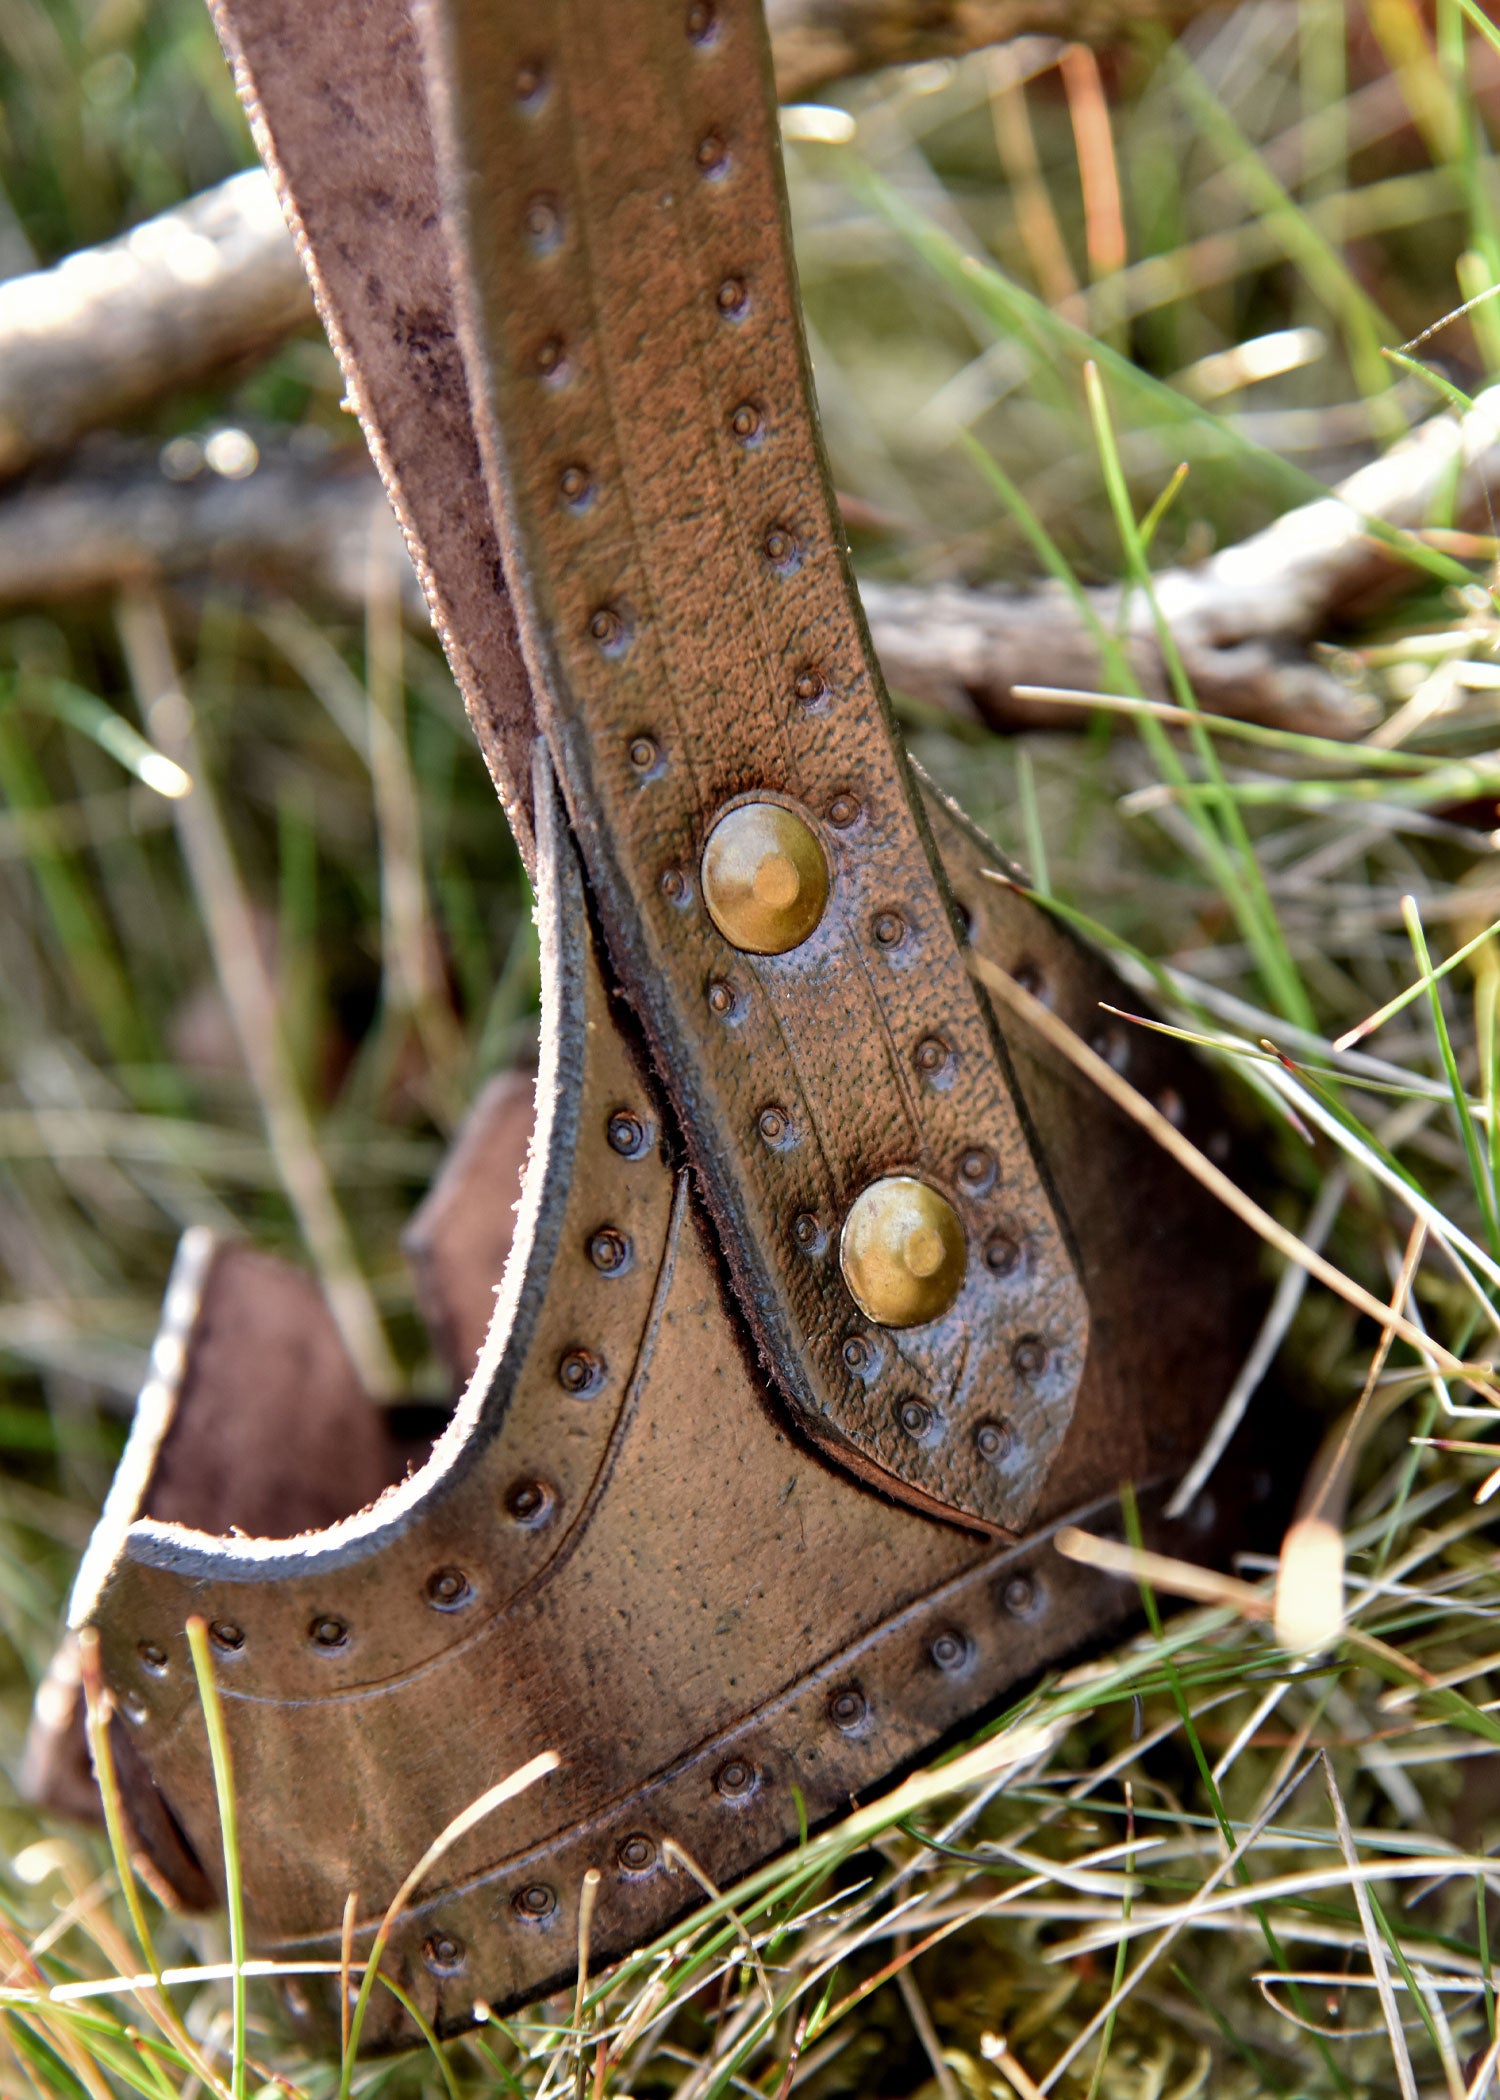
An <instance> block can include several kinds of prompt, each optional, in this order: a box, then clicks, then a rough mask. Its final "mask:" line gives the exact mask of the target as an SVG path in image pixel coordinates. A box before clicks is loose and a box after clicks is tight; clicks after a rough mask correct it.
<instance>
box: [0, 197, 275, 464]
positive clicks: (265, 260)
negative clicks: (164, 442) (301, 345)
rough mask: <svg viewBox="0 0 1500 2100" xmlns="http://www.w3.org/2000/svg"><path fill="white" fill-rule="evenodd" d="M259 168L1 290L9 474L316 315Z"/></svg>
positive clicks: (0, 416)
mask: <svg viewBox="0 0 1500 2100" xmlns="http://www.w3.org/2000/svg"><path fill="white" fill-rule="evenodd" d="M312 311H313V308H312V296H311V294H310V293H309V291H308V289H307V280H306V278H305V276H304V275H303V272H302V265H301V264H300V263H299V262H298V260H297V255H296V251H295V250H294V249H293V247H292V244H291V240H290V239H289V237H288V235H287V231H286V228H285V226H284V225H283V223H282V217H281V207H280V206H279V205H278V203H277V202H276V198H275V195H274V193H273V191H272V189H271V185H270V183H269V182H268V181H267V180H266V178H265V176H264V175H263V174H262V173H261V172H260V170H259V169H256V170H255V172H254V173H253V174H247V175H235V176H232V177H231V178H230V180H229V181H228V182H222V183H220V184H219V186H218V188H217V189H212V190H206V191H205V192H204V194H203V195H202V196H201V197H194V198H193V199H192V200H191V201H190V202H189V203H187V204H184V205H180V206H179V207H178V208H177V209H176V210H175V211H168V212H163V213H162V214H161V216H160V217H159V218H155V219H148V220H146V222H145V223H144V224H143V225H141V226H137V227H136V228H135V230H134V232H132V233H128V234H126V235H124V236H123V238H122V239H120V240H117V241H109V242H107V243H106V244H105V245H104V246H103V247H101V248H85V249H84V250H82V251H81V253H79V254H77V255H70V256H69V257H68V258H67V260H66V261H65V262H61V263H59V264H58V265H57V267H56V268H55V269H52V270H37V271H33V272H31V273H30V274H29V275H27V276H25V277H13V278H12V279H11V280H10V282H9V283H8V284H3V285H0V479H6V478H9V477H10V476H13V475H16V474H19V473H21V472H22V471H23V469H25V468H27V467H30V466H32V465H34V464H35V463H36V461H38V460H41V459H47V458H51V457H54V456H55V455H57V454H58V453H61V452H66V451H68V450H70V449H71V448H72V447H73V446H74V445H76V444H77V442H78V440H79V439H80V438H81V437H83V436H84V435H85V434H86V433H87V432H88V431H90V430H99V429H103V428H106V427H107V426H109V425H111V424H116V423H119V422H122V421H124V420H125V418H127V417H129V416H132V415H136V414H138V413H139V412H140V411H141V410H142V409H144V408H147V407H149V406H150V405H151V404H152V403H153V402H156V401H161V400H164V399H166V398H167V397H168V396H169V395H172V394H175V393H179V392H182V391H184V390H185V389H188V388H191V387H194V386H197V385H198V384H200V383H201V382H202V381H203V380H204V379H207V378H209V377H210V376H211V375H212V374H214V373H216V372H219V371H222V370H223V369H224V367H225V366H227V365H232V364H236V363H238V362H240V361H242V360H244V359H247V358H251V357H257V356H260V355H262V354H263V353H264V352H265V351H267V350H269V349H271V348H272V347H273V346H274V345H275V344H277V343H279V342H280V341H281V340H282V339H283V337H285V336H286V335H288V334H289V333H290V332H291V331H292V330H293V329H294V328H299V327H301V326H302V325H303V324H304V323H305V322H308V321H310V320H311V319H312Z"/></svg>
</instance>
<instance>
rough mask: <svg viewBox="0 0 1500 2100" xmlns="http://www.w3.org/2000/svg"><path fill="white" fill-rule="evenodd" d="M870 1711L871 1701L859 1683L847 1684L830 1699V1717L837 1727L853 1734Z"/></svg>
mask: <svg viewBox="0 0 1500 2100" xmlns="http://www.w3.org/2000/svg"><path fill="white" fill-rule="evenodd" d="M869 1711H870V1705H869V1701H868V1700H867V1699H866V1698H865V1695H864V1693H863V1692H862V1691H861V1690H860V1688H859V1686H858V1685H857V1684H849V1685H845V1686H844V1688H843V1690H842V1691H838V1692H835V1693H834V1694H833V1695H832V1697H831V1698H830V1699H829V1701H828V1718H829V1720H830V1721H832V1723H833V1725H834V1727H835V1728H838V1729H842V1730H843V1732H844V1733H845V1734H846V1735H847V1734H851V1733H852V1732H853V1731H854V1730H855V1729H856V1728H858V1727H859V1726H860V1725H861V1724H862V1723H863V1722H864V1720H865V1719H866V1717H867V1716H868V1714H869Z"/></svg>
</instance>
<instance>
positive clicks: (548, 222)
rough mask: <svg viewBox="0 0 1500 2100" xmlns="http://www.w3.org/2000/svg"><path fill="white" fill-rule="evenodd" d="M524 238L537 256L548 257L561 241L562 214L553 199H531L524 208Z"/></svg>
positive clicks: (555, 200)
mask: <svg viewBox="0 0 1500 2100" xmlns="http://www.w3.org/2000/svg"><path fill="white" fill-rule="evenodd" d="M525 223H526V238H527V240H528V241H530V243H531V246H532V248H533V250H534V251H535V252H536V253H537V254H538V255H550V254H551V253H552V250H553V249H554V248H555V247H556V246H557V244H558V242H559V241H560V240H561V239H562V212H561V211H560V209H559V208H558V203H557V199H556V198H555V197H533V198H532V200H531V202H530V203H529V204H528V205H527V207H526V221H525Z"/></svg>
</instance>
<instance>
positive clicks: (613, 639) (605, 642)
mask: <svg viewBox="0 0 1500 2100" xmlns="http://www.w3.org/2000/svg"><path fill="white" fill-rule="evenodd" d="M589 634H590V636H591V638H592V639H593V640H594V641H595V642H597V643H598V645H599V647H600V648H601V649H602V650H603V651H604V652H605V654H606V655H612V654H613V653H614V652H615V651H616V650H617V649H619V647H620V646H621V644H622V643H623V642H624V640H625V622H624V621H623V620H622V619H621V618H620V615H619V614H618V613H617V612H616V611H615V609H614V607H613V606H612V605H601V606H599V608H598V609H597V610H596V611H594V612H591V613H590V614H589Z"/></svg>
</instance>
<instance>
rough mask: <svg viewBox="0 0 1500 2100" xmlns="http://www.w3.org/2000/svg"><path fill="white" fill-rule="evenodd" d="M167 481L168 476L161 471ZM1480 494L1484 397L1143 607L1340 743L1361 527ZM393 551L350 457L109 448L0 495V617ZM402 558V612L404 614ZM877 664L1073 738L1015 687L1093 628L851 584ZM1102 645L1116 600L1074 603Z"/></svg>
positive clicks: (1359, 599)
mask: <svg viewBox="0 0 1500 2100" xmlns="http://www.w3.org/2000/svg"><path fill="white" fill-rule="evenodd" d="M179 471H180V469H179ZM1497 484H1500V388H1495V389H1492V390H1491V391H1490V392H1489V393H1487V394H1483V395H1481V396H1480V398H1479V400H1478V401H1477V402H1476V403H1475V405H1474V408H1473V409H1472V411H1471V412H1470V413H1469V414H1468V415H1467V416H1465V417H1463V418H1462V419H1460V418H1458V417H1456V416H1451V415H1443V416H1438V417H1435V418H1434V419H1433V420H1432V421H1431V422H1430V423H1427V424H1425V425H1424V426H1423V427H1422V428H1421V429H1420V430H1418V431H1417V432H1416V433H1415V435H1414V436H1413V437H1412V438H1410V439H1409V440H1407V441H1406V442H1405V443H1403V444H1401V445H1399V446H1397V447H1396V448H1394V449H1393V450H1392V451H1391V452H1390V453H1388V454H1387V455H1386V456H1385V457H1384V458H1383V459H1380V460H1377V461H1375V462H1374V463H1373V464H1372V465H1370V466H1367V467H1362V468H1361V469H1360V470H1359V472H1358V473H1356V474H1354V475H1352V476H1351V477H1350V479H1349V480H1348V481H1346V482H1344V483H1343V484H1342V485H1341V487H1340V488H1339V489H1338V490H1336V491H1334V492H1333V493H1332V494H1330V495H1329V496H1327V497H1324V498H1321V499H1320V500H1319V501H1317V502H1315V503H1310V504H1305V505H1303V506H1302V507H1301V508H1300V509H1298V510H1294V511H1289V512H1287V514H1286V515H1285V516H1284V517H1282V518H1279V519H1277V521H1276V523H1275V524H1274V525H1270V526H1268V527H1267V528H1266V530H1265V531H1264V532H1259V533H1256V534H1254V535H1253V536H1252V537H1251V538H1250V539H1247V540H1242V541H1240V542H1239V543H1237V544H1236V545H1234V546H1232V547H1226V548H1224V549H1223V551H1222V552H1221V553H1219V554H1217V555H1215V556H1213V557H1212V558H1211V559H1210V560H1208V561H1206V562H1203V563H1202V564H1201V565H1199V566H1198V567H1196V568H1191V569H1185V568H1184V569H1167V570H1164V571H1163V572H1162V573H1161V574H1160V575H1159V576H1158V577H1157V579H1156V586H1155V588H1156V594H1157V598H1158V601H1159V603H1160V604H1161V606H1162V609H1163V611H1164V612H1165V613H1166V615H1167V618H1168V621H1169V623H1170V626H1171V629H1172V633H1173V635H1174V637H1175V639H1176V642H1177V646H1178V648H1179V649H1180V650H1181V652H1182V654H1183V658H1184V660H1185V662H1186V665H1187V668H1188V672H1189V674H1190V676H1191V677H1192V679H1193V682H1194V686H1195V689H1196V691H1197V695H1198V698H1199V700H1200V701H1201V702H1202V704H1203V706H1204V707H1205V708H1208V709H1209V710H1211V711H1213V712H1215V713H1220V714H1226V715H1234V716H1236V717H1238V718H1239V719H1241V720H1247V721H1254V722H1265V723H1269V724H1270V725H1272V726H1273V727H1276V728H1283V729H1297V730H1300V731H1303V732H1305V733H1309V734H1316V735H1322V736H1335V737H1353V736H1357V735H1359V734H1361V733H1362V732H1363V731H1364V730H1366V729H1367V728H1368V727H1369V726H1370V721H1371V718H1372V712H1373V704H1372V702H1371V701H1370V700H1369V698H1368V696H1366V695H1364V694H1362V693H1360V692H1358V691H1356V690H1355V689H1353V688H1352V687H1350V686H1349V685H1348V684H1346V683H1345V682H1344V681H1343V680H1342V679H1340V678H1339V677H1338V676H1336V675H1335V673H1334V672H1333V671H1332V670H1330V669H1328V668H1327V667H1325V666H1324V665H1323V664H1321V663H1319V662H1317V661H1316V660H1315V659H1314V658H1313V657H1311V656H1310V655H1309V654H1308V653H1307V644H1309V643H1310V642H1314V641H1316V640H1317V639H1318V638H1319V637H1321V636H1324V635H1327V634H1328V633H1329V632H1330V631H1331V630H1332V629H1334V628H1335V627H1337V626H1338V625H1339V624H1340V622H1344V621H1347V620H1349V619H1351V618H1352V617H1354V616H1355V615H1357V614H1360V613H1363V612H1366V611H1368V610H1369V609H1370V608H1371V607H1372V606H1373V605H1374V604H1375V603H1376V602H1377V601H1378V599H1379V598H1380V597H1381V596H1382V595H1383V594H1384V595H1392V594H1394V593H1395V592H1396V591H1398V590H1399V589H1401V588H1402V586H1403V585H1407V584H1409V583H1410V581H1411V580H1412V578H1413V576H1414V574H1415V572H1414V571H1413V570H1412V569H1411V567H1410V566H1409V564H1407V563H1405V562H1403V561H1402V560H1401V559H1400V557H1399V556H1397V555H1395V554H1393V553H1392V552H1391V551H1390V550H1389V549H1388V548H1386V547H1385V546H1383V545H1382V544H1381V543H1380V542H1378V541H1377V540H1374V539H1372V538H1371V537H1370V535H1369V533H1368V531H1367V529H1366V526H1367V524H1368V522H1369V521H1370V520H1371V519H1379V520H1382V521H1384V522H1385V523H1386V524H1389V525H1395V526H1401V527H1404V528H1406V529H1408V530H1410V529H1416V528H1420V526H1421V525H1422V523H1423V521H1424V520H1425V519H1426V518H1427V517H1429V516H1430V515H1431V514H1432V512H1433V510H1434V508H1435V507H1436V506H1437V505H1438V504H1439V502H1441V501H1442V500H1443V499H1444V498H1445V496H1450V495H1451V498H1452V502H1453V512H1452V515H1453V516H1454V517H1455V519H1456V521H1457V522H1458V523H1459V524H1460V525H1465V524H1466V525H1469V526H1471V527H1474V528H1479V529H1487V528H1488V526H1489V524H1490V502H1491V491H1492V489H1493V488H1494V487H1495V486H1496V485H1497ZM384 531H388V532H389V533H390V535H391V539H392V542H393V547H397V548H399V539H398V535H397V532H396V527H395V523H394V521H393V520H392V519H391V518H390V514H389V511H388V509H387V506H386V501H385V497H384V494H383V492H382V490H381V487H380V484H379V482H378V480H377V479H376V477H375V474H374V472H373V470H372V469H371V468H370V466H369V464H368V462H367V460H366V459H365V456H364V454H363V453H362V452H358V453H357V452H355V451H354V450H353V448H350V449H349V450H348V451H338V452H335V453H333V454H332V455H331V456H329V457H325V458H322V459H317V458H310V457H309V456H308V455H307V453H306V451H305V450H304V449H302V447H301V445H300V443H299V442H296V441H294V442H293V443H292V444H288V445H284V446H281V447H279V448H278V449H277V450H276V451H274V452H268V453H266V454H265V455H264V456H263V457H262V459H261V461H260V464H259V466H258V467H257V468H256V470H255V471H254V472H253V473H251V474H249V475H248V476H246V477H245V478H244V479H242V480H225V479H223V478H221V477H220V476H219V475H217V474H215V473H213V472H212V471H211V470H210V469H209V468H207V467H206V466H205V467H204V468H202V470H201V471H200V472H198V473H197V474H196V475H195V476H193V477H192V478H191V479H188V480H186V481H169V480H168V479H167V478H166V477H165V476H164V475H163V474H162V472H161V470H160V468H159V466H158V464H157V460H156V455H155V453H154V452H147V451H145V450H143V449H142V448H139V447H130V448H121V449H120V450H119V451H118V452H117V453H116V455H115V459H114V462H113V464H105V465H102V466H97V467H94V468H91V469H83V468H80V469H77V470H75V471H73V472H71V473H68V474H66V475H64V476H62V477H60V478H59V479H57V480H55V481H52V482H33V483H31V484H28V485H27V486H26V487H24V488H21V489H17V490H14V491H12V492H11V493H10V494H9V495H6V496H0V606H22V605H34V604H44V603H46V602H48V601H50V600H57V599H67V598H76V597H79V596H81V595H87V594H88V593H91V592H95V591H109V590H114V589H117V588H118V587H119V586H120V585H121V584H122V583H129V582H135V581H140V580H143V579H148V578H161V579H165V580H169V581H189V580H192V579H197V578H203V577H206V576H213V575H221V576H224V577H228V578H233V579H235V580H238V581H249V582H252V583H254V582H260V583H262V584H264V585H266V586H268V587H270V588H274V589H277V590H286V589H298V590H305V589H307V588H309V587H311V588H312V589H313V590H315V591H317V592H319V593H321V594H322V595H323V596H325V597H328V598H331V599H333V600H334V601H335V602H337V603H339V604H344V605H349V606H351V607H359V606H362V604H363V602H364V590H365V579H366V575H367V567H366V564H367V562H368V559H369V549H370V535H371V533H372V532H377V533H379V532H384ZM399 558H400V559H401V560H402V564H403V566H402V574H403V578H404V584H403V588H404V589H405V591H406V594H407V603H408V607H409V610H410V612H411V615H412V617H413V618H414V619H415V618H417V617H418V616H419V615H421V614H422V601H421V596H420V593H419V592H418V590H417V586H416V580H415V578H414V577H411V576H410V573H409V570H408V568H407V567H406V565H405V561H404V555H402V556H400V557H399ZM861 591H862V594H863V597H864V602H865V610H866V613H867V615H868V617H869V621H870V630H871V633H872V635H873V637H874V641H875V646H876V649H877V651H878V653H879V655H880V659H881V662H882V664H883V665H884V667H885V672H886V676H887V678H888V679H889V681H890V683H891V685H892V686H893V687H894V688H895V689H896V690H897V691H898V692H900V693H906V694H909V695H911V696H912V697H913V698H915V699H918V700H923V701H926V702H928V703H930V704H933V705H936V706H939V707H942V708H944V709H946V710H950V711H957V712H959V713H962V714H965V715H968V714H971V713H973V712H975V711H977V713H978V714H979V715H980V716H981V717H982V718H983V719H984V720H985V721H987V722H988V723H990V724H991V725H992V726H994V727H996V728H1000V729H1016V728H1023V727H1031V726H1037V725H1039V724H1047V725H1050V726H1056V727H1070V728H1071V727H1075V726H1077V725H1079V724H1080V723H1081V721H1082V719H1083V717H1082V716H1081V715H1080V713H1079V711H1078V709H1077V708H1074V707H1064V706H1060V705H1057V704H1054V703H1052V702H1049V701H1047V700H1044V699H1041V698H1038V697H1036V696H1034V695H1033V696H1027V695H1026V694H1025V693H1024V691H1023V692H1018V688H1021V689H1024V688H1026V687H1030V686H1071V687H1074V688H1077V689H1081V690H1095V689H1097V688H1098V686H1099V684H1100V681H1101V678H1102V676H1103V671H1104V667H1103V665H1102V664H1101V662H1100V658H1099V650H1098V646H1097V642H1096V640H1095V631H1094V628H1093V626H1092V625H1091V624H1090V621H1089V620H1088V619H1086V618H1085V617H1084V615H1083V614H1082V612H1081V611H1080V609H1079V607H1078V606H1077V604H1075V602H1074V601H1073V599H1072V598H1070V597H1069V596H1068V594H1067V593H1066V592H1064V591H1062V590H1060V589H1058V588H1056V587H1054V586H1052V585H1050V584H1043V585H1038V586H1036V587H1034V588H1032V589H1028V590H1009V591H994V590H967V589H965V588H964V587H963V586H962V585H959V584H936V585H895V584H886V583H873V582H869V581H865V582H863V583H862V584H861ZM1087 599H1088V605H1089V609H1090V612H1091V614H1092V616H1093V619H1094V620H1097V621H1098V623H1099V624H1100V626H1101V627H1102V628H1103V629H1104V630H1105V631H1106V632H1110V633H1113V632H1115V631H1116V630H1117V628H1118V626H1119V622H1120V610H1121V595H1120V593H1119V591H1118V590H1115V589H1109V590H1095V591H1091V592H1089V593H1088V594H1087ZM1126 627H1127V646H1128V653H1129V656H1130V660H1131V663H1132V666H1133V668H1134V671H1135V675H1136V677H1137V679H1138V681H1139V683H1140V685H1141V688H1142V690H1143V691H1144V692H1145V693H1146V694H1147V695H1148V696H1149V697H1152V698H1164V697H1167V696H1168V690H1169V689H1168V682H1167V678H1166V674H1165V671H1164V668H1163V665H1162V661H1161V654H1160V650H1159V648H1158V646H1157V642H1156V637H1155V632H1154V628H1153V625H1152V621H1151V616H1150V610H1149V608H1148V607H1147V606H1146V605H1145V604H1144V603H1143V602H1141V601H1139V600H1137V601H1136V602H1135V603H1134V604H1133V605H1132V606H1131V608H1130V611H1129V616H1128V619H1127V623H1126Z"/></svg>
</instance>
